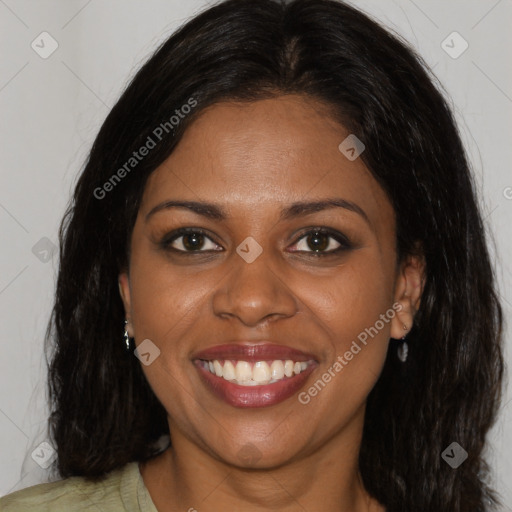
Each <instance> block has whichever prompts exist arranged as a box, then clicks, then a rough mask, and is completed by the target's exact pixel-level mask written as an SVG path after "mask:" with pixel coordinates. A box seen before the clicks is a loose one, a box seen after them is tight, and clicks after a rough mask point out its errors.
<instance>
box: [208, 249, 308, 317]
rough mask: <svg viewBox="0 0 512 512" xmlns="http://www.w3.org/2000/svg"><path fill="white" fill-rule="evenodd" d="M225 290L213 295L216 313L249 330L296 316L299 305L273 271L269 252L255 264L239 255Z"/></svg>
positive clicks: (224, 282)
mask: <svg viewBox="0 0 512 512" xmlns="http://www.w3.org/2000/svg"><path fill="white" fill-rule="evenodd" d="M233 257H234V259H235V263H234V266H233V268H232V269H231V271H230V272H229V275H228V276H227V277H226V279H224V280H223V281H222V287H221V288H219V289H218V290H216V292H215V294H214V295H213V310H214V313H215V314H216V315H217V316H219V317H221V318H236V319H238V320H239V321H240V322H242V323H243V324H244V325H246V326H251V327H254V326H257V325H258V324H260V323H264V322H266V321H269V320H276V319H278V318H288V317H291V316H293V315H294V314H295V313H296V312H297V310H298V308H297V301H296V299H295V297H294V295H293V293H292V291H291V290H290V289H289V287H288V286H287V285H286V283H285V282H284V281H283V279H281V278H280V276H279V275H278V274H277V271H276V270H274V269H272V268H271V267H270V264H269V263H270V262H269V258H268V257H267V256H266V254H265V251H263V253H262V254H261V255H260V256H259V257H258V258H256V260H255V261H253V262H252V263H247V262H246V261H244V260H243V259H242V258H240V257H239V256H238V255H237V254H235V255H233Z"/></svg>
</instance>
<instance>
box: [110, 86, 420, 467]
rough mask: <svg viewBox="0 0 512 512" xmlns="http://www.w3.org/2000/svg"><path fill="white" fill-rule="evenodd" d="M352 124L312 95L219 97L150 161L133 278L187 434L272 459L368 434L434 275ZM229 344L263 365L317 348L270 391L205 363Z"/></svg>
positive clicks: (139, 308)
mask: <svg viewBox="0 0 512 512" xmlns="http://www.w3.org/2000/svg"><path fill="white" fill-rule="evenodd" d="M348 135H349V132H347V131H346V129H345V128H344V127H343V126H341V125H340V124H338V123H337V122H336V121H334V120H332V119H331V118H330V117H329V116H328V109H327V108H326V107H325V106H323V105H322V104H320V103H318V102H316V101H314V100H312V99H308V98H306V97H302V96H281V97H278V98H275V99H270V100H262V101H257V102H253V103H231V102H223V103H218V104H216V105H214V106H212V107H209V108H208V109H206V110H204V111H203V112H202V114H201V115H200V116H199V117H198V118H197V119H196V120H195V121H194V123H192V124H191V125H190V127H189V128H188V129H187V131H186V133H185V135H184V136H183V138H182V140H181V141H180V143H179V144H178V146H177V147H176V149H175V150H174V152H173V153H172V155H171V156H170V157H169V158H168V159H167V160H166V161H165V162H164V163H163V164H162V165H161V166H160V167H159V168H158V169H156V170H155V172H154V173H152V175H151V176H150V178H149V180H148V182H147V185H146V188H145V190H144V193H143V199H142V203H141V207H140V210H139V212H138V217H137V220H136V223H135V227H134V230H133V235H132V240H131V260H130V266H129V272H128V273H123V274H121V275H120V285H121V294H122V297H123V300H124V304H125V309H126V315H127V318H128V319H129V332H130V334H131V335H132V336H134V337H135V340H136V343H137V345H140V343H141V342H142V341H143V340H150V342H145V343H146V345H145V349H144V350H145V353H148V354H149V355H147V356H146V359H147V361H146V362H149V363H150V364H147V365H146V364H144V365H143V366H142V368H143V370H144V372H145V375H146V376H147V379H148V381H149V383H150V385H151V387H152V389H153V390H154V392H155V394H156V396H157V397H158V398H159V400H160V401H161V403H162V404H163V406H164V407H165V409H166V410H167V412H168V418H169V425H170V430H171V436H172V437H173V438H174V439H176V438H180V437H182V438H184V439H185V438H186V439H187V442H188V443H191V444H192V445H194V446H196V447H198V448H199V449H201V450H202V451H203V452H205V453H208V454H210V455H211V456H213V457H215V458H217V459H219V460H224V461H228V462H229V463H231V464H236V465H253V466H255V467H256V466H259V467H264V466H271V465H277V464H282V463H284V462H286V461H292V460H295V459H297V458H300V457H303V456H306V455H307V454H311V453H315V452H316V451H318V450H320V449H321V448H322V447H324V446H326V445H327V444H328V443H329V442H331V441H332V440H333V439H338V438H339V439H341V438H347V436H349V437H351V439H352V440H354V439H355V438H357V437H358V436H359V435H360V433H361V429H362V420H363V417H364V407H365V402H366V397H367V395H368V393H369V392H370V390H371V389H372V387H373V386H374V385H375V382H376V381H377V379H378V376H379V374H380V372H381V369H382V367H383V364H384V360H385V356H386V351H387V348H388V343H389V338H390V337H394V338H400V337H402V336H403V335H404V334H405V333H406V330H405V329H404V325H405V326H406V328H407V329H409V328H410V327H411V324H412V314H413V312H414V309H415V308H417V306H418V300H419V288H420V281H421V280H420V271H419V267H418V265H417V264H416V263H415V260H412V259H410V260H408V262H405V263H404V264H401V265H397V254H396V252H395V236H396V235H395V227H396V222H395V216H394V211H393V207H392V205H391V204H390V202H389V200H388V198H387V196H386V194H385V192H384V191H383V190H382V189H381V187H380V186H379V185H378V183H377V182H376V180H375V179H374V178H373V177H372V176H371V174H370V172H369V171H368V169H367V168H366V167H365V165H364V164H363V162H362V160H361V159H360V158H356V159H355V160H351V159H348V158H347V157H346V156H345V155H344V154H343V153H342V152H341V151H340V150H339V149H338V146H339V145H340V143H341V142H342V141H343V140H344V139H345V138H346V137H347V136H348ZM327 200H330V201H332V203H331V204H319V205H317V207H311V203H320V202H324V201H327ZM171 201H178V202H184V201H188V202H196V203H201V204H203V203H209V204H211V205H213V207H214V208H210V209H208V208H206V207H205V208H202V210H201V209H197V208H195V209H191V208H187V207H184V206H176V205H174V206H171V205H170V202H171ZM297 203H300V204H301V205H302V206H301V205H297ZM292 205H295V206H294V207H293V208H292ZM308 205H310V207H308ZM184 228H186V229H187V230H188V232H187V233H184V232H182V231H179V230H182V229H184ZM393 305H395V307H393ZM365 334H366V336H365ZM363 340H364V341H363ZM148 343H149V344H148ZM268 344H273V345H280V346H282V347H284V348H282V349H281V350H282V352H278V351H276V352H272V349H271V350H270V351H269V352H268V353H267V352H266V353H265V356H263V355H261V354H260V355H259V356H257V355H256V356H255V355H254V353H253V354H252V355H253V356H254V357H252V359H251V358H250V355H251V349H250V347H254V346H256V347H260V348H261V346H263V345H268ZM219 345H229V346H231V347H236V348H239V347H242V349H240V350H241V352H240V355H237V354H238V353H234V352H233V353H227V352H226V351H225V350H224V352H223V351H222V350H221V351H220V352H218V353H217V355H216V356H215V355H214V354H213V355H212V353H210V354H209V355H208V356H205V357H204V359H205V360H207V359H209V360H211V361H212V365H213V359H218V360H219V361H220V362H219V364H220V365H221V366H223V365H225V364H226V363H225V361H226V360H228V359H229V360H231V362H232V364H233V366H234V367H236V365H237V364H238V363H237V361H240V360H244V359H245V360H249V361H247V362H248V363H249V371H250V369H251V367H252V371H253V372H255V373H253V374H252V375H253V378H254V379H256V370H255V369H254V366H255V363H256V361H260V360H261V361H268V366H269V367H271V364H272V362H273V361H274V360H278V359H279V360H283V361H285V360H288V359H290V360H292V361H293V362H294V363H295V362H297V360H298V362H299V363H300V361H302V362H304V363H305V364H304V365H300V364H299V366H301V373H299V374H298V375H295V374H293V375H295V376H292V377H286V376H285V377H284V378H282V379H275V380H277V382H272V383H268V384H265V385H262V387H261V388H260V390H263V391H258V390H257V389H256V388H257V387H256V386H250V387H249V386H240V385H239V384H237V383H233V382H229V381H228V380H226V379H225V378H224V377H222V376H220V377H219V376H217V375H213V374H212V373H210V372H209V370H207V369H205V368H203V366H207V367H209V366H210V365H209V363H208V362H206V363H200V362H199V361H198V357H197V356H198V354H199V353H200V352H202V351H204V350H206V349H210V348H211V347H215V346H219ZM248 347H249V348H248ZM357 347H359V349H358V348H357ZM224 348H226V347H224ZM274 348H275V347H274ZM288 349H295V350H297V351H300V352H301V353H302V356H301V354H297V353H295V355H294V354H292V353H291V352H290V353H288V352H286V350H288ZM158 351H159V353H158ZM242 354H246V356H247V357H245V356H244V355H242ZM255 354H258V353H257V352H255ZM273 354H274V355H273ZM350 354H351V355H350ZM202 355H203V356H204V354H202ZM294 359H295V361H294ZM336 362H337V363H338V364H336ZM258 366H259V367H260V368H261V372H262V373H261V372H260V377H258V378H261V375H263V376H264V377H265V376H266V375H267V374H266V373H265V372H266V371H267V370H266V368H263V365H260V364H259V363H258ZM294 366H295V364H294ZM302 366H305V367H306V369H305V370H304V369H303V368H302ZM244 368H246V366H244V365H242V367H241V370H240V371H241V372H242V373H243V369H244ZM276 368H277V370H276ZM274 370H275V371H277V373H276V374H275V375H278V376H279V375H280V373H279V372H280V371H281V370H280V368H279V363H276V364H274ZM214 371H215V368H214ZM226 371H227V370H226ZM302 372H303V373H302ZM205 373H208V376H207V377H205ZM242 373H241V374H242ZM241 374H240V375H241ZM237 375H238V374H237ZM241 378H242V377H241ZM287 379H288V380H287ZM229 380H231V379H229ZM267 380H268V379H267ZM285 380H286V381H287V382H288V383H289V382H292V381H294V382H297V383H295V384H293V385H291V384H289V385H288V387H287V386H286V385H285V386H283V384H282V383H283V381H285ZM212 382H213V384H212ZM219 382H222V385H221V386H219V385H218V384H219ZM237 382H238V381H237ZM315 383H316V385H315ZM212 386H213V387H212ZM226 386H227V388H226ZM273 386H274V387H276V389H277V388H279V392H275V390H274V389H272V387H273ZM221 388H222V390H221V391H220V392H219V389H221ZM215 389H216V390H217V391H215ZM283 390H285V391H286V392H285V391H283ZM315 390H316V392H315ZM245 391H246V392H245ZM248 447H249V448H248ZM244 450H245V451H247V450H249V451H250V450H253V452H255V453H257V456H256V457H244V456H242V455H243V454H244Z"/></svg>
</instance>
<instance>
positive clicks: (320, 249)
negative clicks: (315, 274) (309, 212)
mask: <svg viewBox="0 0 512 512" xmlns="http://www.w3.org/2000/svg"><path fill="white" fill-rule="evenodd" d="M301 240H304V241H303V242H301ZM295 245H296V247H297V249H296V250H295V251H292V252H306V253H311V255H312V256H328V255H332V254H336V253H339V252H341V251H345V250H347V249H350V248H351V247H352V245H351V243H350V242H349V240H348V239H347V238H346V237H345V235H343V234H341V233H339V232H337V231H332V230H330V229H326V228H320V227H319V228H313V229H311V230H309V231H307V232H306V233H303V234H302V236H301V237H300V239H299V241H298V242H296V244H295ZM308 248H309V249H311V250H308Z"/></svg>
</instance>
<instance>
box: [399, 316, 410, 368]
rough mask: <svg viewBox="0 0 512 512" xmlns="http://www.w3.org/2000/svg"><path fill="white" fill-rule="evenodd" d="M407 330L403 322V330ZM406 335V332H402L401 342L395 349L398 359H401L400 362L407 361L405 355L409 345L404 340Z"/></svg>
mask: <svg viewBox="0 0 512 512" xmlns="http://www.w3.org/2000/svg"><path fill="white" fill-rule="evenodd" d="M406 330H407V326H406V325H405V324H404V331H406ZM406 336H407V334H404V335H403V336H402V344H401V345H399V346H398V349H397V355H398V359H400V361H402V363H405V361H407V355H408V353H409V346H408V345H407V342H406V341H405V337H406Z"/></svg>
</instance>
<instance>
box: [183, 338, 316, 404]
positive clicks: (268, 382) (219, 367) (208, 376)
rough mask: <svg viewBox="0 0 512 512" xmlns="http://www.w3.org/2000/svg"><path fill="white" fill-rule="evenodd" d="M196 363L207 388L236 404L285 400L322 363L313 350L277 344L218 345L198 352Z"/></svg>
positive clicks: (194, 360)
mask: <svg viewBox="0 0 512 512" xmlns="http://www.w3.org/2000/svg"><path fill="white" fill-rule="evenodd" d="M193 363H194V365H195V367H196V368H197V370H198V372H199V375H200V377H201V380H202V382H203V383H204V384H205V385H206V386H207V388H209V390H210V391H211V392H213V393H214V394H215V395H216V396H217V397H219V398H221V399H223V400H224V401H225V402H227V403H228V404H230V405H232V406H233V407H265V406H270V405H274V404H277V403H279V402H282V401H284V400H286V399H287V398H289V397H290V396H292V395H293V394H295V393H296V392H297V391H299V389H300V388H301V387H302V386H303V385H304V383H305V381H306V380H307V378H308V377H309V375H310V374H311V373H312V372H313V371H314V369H315V368H316V367H317V366H318V361H317V360H316V359H315V358H314V356H313V355H311V354H307V353H305V352H301V351H298V350H295V349H292V348H290V347H285V346H282V345H273V344H260V345H246V344H230V345H218V346H216V347H212V348H210V349H207V350H204V351H202V352H200V353H198V354H196V355H195V356H194V357H193Z"/></svg>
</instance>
